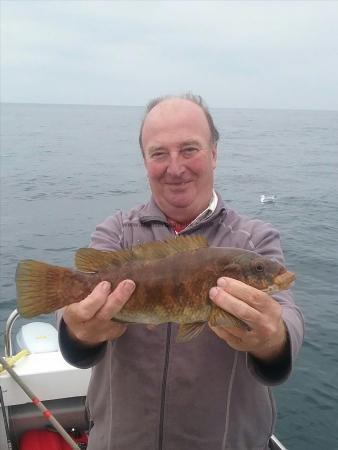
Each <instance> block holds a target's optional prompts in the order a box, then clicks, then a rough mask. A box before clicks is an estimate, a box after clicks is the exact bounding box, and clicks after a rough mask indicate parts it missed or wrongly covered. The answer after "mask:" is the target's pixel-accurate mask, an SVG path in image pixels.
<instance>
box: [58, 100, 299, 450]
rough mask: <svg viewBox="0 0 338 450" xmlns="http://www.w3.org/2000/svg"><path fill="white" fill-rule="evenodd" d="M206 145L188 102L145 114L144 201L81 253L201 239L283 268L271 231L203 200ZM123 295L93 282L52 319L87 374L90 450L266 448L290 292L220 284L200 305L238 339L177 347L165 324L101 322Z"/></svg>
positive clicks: (212, 154)
mask: <svg viewBox="0 0 338 450" xmlns="http://www.w3.org/2000/svg"><path fill="white" fill-rule="evenodd" d="M217 141H218V132H217V129H216V128H215V126H214V124H213V120H212V118H211V116H210V114H209V112H208V110H207V109H206V107H205V106H204V105H203V103H202V100H201V99H200V98H199V97H194V96H191V95H187V96H183V97H165V98H162V99H157V100H155V101H153V102H152V103H150V104H149V107H148V109H147V112H146V115H145V118H144V120H143V123H142V126H141V131H140V145H141V150H142V153H143V158H144V164H145V168H146V171H147V174H148V178H149V183H150V187H151V191H152V198H151V200H150V202H149V203H147V204H145V205H142V206H138V207H136V208H134V209H132V210H131V211H129V212H128V213H118V214H115V215H114V216H112V217H109V218H108V219H106V220H105V221H104V222H103V224H101V225H99V226H98V227H97V228H96V231H95V232H94V234H93V235H92V242H91V245H92V246H93V247H95V248H97V249H101V250H112V249H113V250H119V249H121V248H130V247H132V246H135V245H137V244H140V243H144V242H149V241H153V240H163V239H166V238H168V237H170V236H172V235H175V234H182V235H189V234H202V235H203V236H205V237H206V238H207V240H208V242H209V245H211V246H218V247H222V246H224V247H241V248H245V249H249V250H254V251H256V252H258V253H260V254H262V255H263V256H266V257H269V258H271V259H276V260H278V261H279V262H283V256H282V251H281V248H280V242H279V235H278V232H277V231H276V230H274V229H273V228H271V226H270V225H268V224H265V223H263V222H261V221H258V220H250V219H248V218H246V217H243V216H240V215H238V214H237V213H236V212H235V211H232V210H230V209H229V208H227V207H226V205H224V204H223V202H222V199H221V198H220V196H219V195H218V194H216V193H215V192H214V190H213V181H214V169H215V167H216V159H217ZM215 282H216V280H215ZM134 287H135V285H134V282H133V281H132V280H125V281H123V282H122V283H120V284H119V285H118V286H117V287H116V289H115V290H114V291H113V292H111V286H110V285H109V283H107V282H102V283H100V284H99V285H98V286H97V287H96V288H95V289H94V291H93V292H92V293H91V295H89V296H88V297H87V298H86V299H84V300H83V301H82V302H80V303H78V304H73V305H70V306H68V307H67V308H66V309H65V310H64V312H63V320H62V321H61V324H60V346H61V350H62V352H63V355H64V357H65V358H66V359H67V360H68V361H69V362H71V363H72V364H74V365H76V366H78V367H90V366H93V374H92V379H91V383H90V387H89V392H88V407H89V412H90V417H91V420H92V424H93V427H92V429H91V432H90V443H89V450H113V449H116V450H130V449H132V448H137V449H138V450H155V449H156V450H162V449H163V450H164V449H166V450H225V449H227V450H235V449H237V450H249V449H250V450H253V449H255V450H260V449H262V450H263V449H267V448H268V441H269V437H270V436H271V434H272V432H273V428H274V423H275V416H276V412H275V406H274V401H273V398H272V394H271V391H270V388H269V386H271V385H275V384H278V383H281V382H282V381H284V380H285V379H286V378H287V377H288V375H289V374H290V372H291V368H292V366H293V362H294V360H295V357H296V355H297V353H298V351H299V348H300V346H301V343H302V339H303V321H302V316H301V313H300V312H299V310H298V309H297V307H296V306H295V305H294V302H293V299H292V296H291V294H290V292H288V291H287V292H283V293H280V294H278V295H276V296H274V298H272V297H270V296H268V295H267V294H266V293H263V292H261V291H258V290H256V289H254V288H252V287H250V286H247V285H245V284H243V283H241V282H239V281H236V280H233V279H229V278H221V279H219V280H217V285H215V286H214V287H213V288H212V289H211V290H210V298H211V300H212V301H214V302H215V303H216V304H217V305H218V306H220V307H221V308H223V309H225V310H226V311H228V312H230V313H232V314H233V315H235V316H236V317H238V318H240V319H242V320H243V321H244V322H246V323H247V324H248V330H242V329H236V328H227V329H225V328H221V327H215V328H213V329H211V328H208V329H206V330H205V331H204V332H203V333H202V334H201V335H200V336H198V337H196V338H195V339H192V340H191V341H190V342H188V343H185V344H178V343H176V341H175V336H176V332H177V329H176V325H173V324H167V325H161V326H158V327H156V329H154V330H149V329H148V328H147V327H146V326H140V325H133V326H128V327H127V326H125V325H123V324H116V323H113V322H112V321H111V320H110V319H111V317H112V316H114V314H115V313H116V312H117V311H119V310H120V309H121V308H122V307H123V305H124V304H125V302H126V301H128V298H129V296H130V295H131V294H132V292H133V289H134Z"/></svg>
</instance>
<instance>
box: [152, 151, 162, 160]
mask: <svg viewBox="0 0 338 450" xmlns="http://www.w3.org/2000/svg"><path fill="white" fill-rule="evenodd" d="M165 155H166V153H165V152H154V153H152V154H151V156H150V157H151V158H152V159H163V158H164V157H165Z"/></svg>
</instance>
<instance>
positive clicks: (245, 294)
mask: <svg viewBox="0 0 338 450" xmlns="http://www.w3.org/2000/svg"><path fill="white" fill-rule="evenodd" d="M217 286H218V287H220V288H221V289H223V290H224V291H226V292H227V293H229V294H232V295H233V296H234V297H236V298H240V299H241V300H243V301H244V302H245V303H247V304H248V305H250V306H252V307H253V308H254V309H256V310H258V311H264V310H265V309H266V307H267V305H268V304H269V303H270V301H271V297H270V296H269V295H268V294H266V293H265V292H262V291H259V290H258V289H255V288H253V287H252V286H249V285H248V284H245V283H243V282H241V281H238V280H235V279H234V278H226V277H222V278H219V279H218V280H217Z"/></svg>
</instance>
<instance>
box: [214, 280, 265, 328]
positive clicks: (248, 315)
mask: <svg viewBox="0 0 338 450" xmlns="http://www.w3.org/2000/svg"><path fill="white" fill-rule="evenodd" d="M209 296H210V298H211V300H212V301H213V302H214V303H215V304H216V305H217V306H219V307H220V308H222V309H224V310H225V311H227V312H229V313H230V314H232V315H233V316H235V317H237V318H238V319H241V320H242V321H243V322H245V323H246V324H247V325H248V326H249V327H250V328H251V327H252V324H253V323H255V322H257V321H258V320H259V316H260V313H259V311H257V310H255V309H254V308H252V307H251V306H250V305H248V304H247V303H245V302H244V301H242V300H241V299H240V298H238V297H234V296H233V295H232V294H229V293H228V292H225V291H224V290H223V289H221V288H219V287H213V288H212V289H211V290H210V293H209Z"/></svg>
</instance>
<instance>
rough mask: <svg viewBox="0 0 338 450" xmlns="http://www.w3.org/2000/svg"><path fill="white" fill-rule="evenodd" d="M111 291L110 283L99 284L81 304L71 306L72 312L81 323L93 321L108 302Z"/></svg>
mask: <svg viewBox="0 0 338 450" xmlns="http://www.w3.org/2000/svg"><path fill="white" fill-rule="evenodd" d="M110 289H111V284H110V283H109V282H108V281H102V282H101V283H99V284H98V285H97V286H95V288H94V289H93V291H92V292H91V293H90V294H89V295H88V297H86V298H85V299H84V300H82V301H81V302H80V303H77V304H73V305H71V306H70V308H69V309H70V312H74V315H76V317H77V319H78V321H79V322H86V321H88V320H90V319H92V318H93V317H94V316H95V314H96V313H97V312H98V311H99V310H100V308H102V307H103V305H104V304H105V302H106V301H107V297H108V295H109V292H110Z"/></svg>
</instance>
